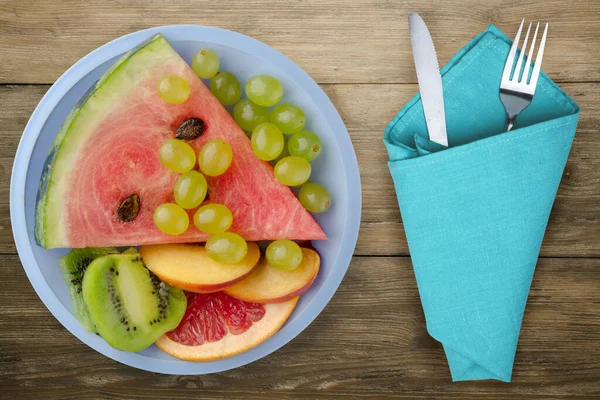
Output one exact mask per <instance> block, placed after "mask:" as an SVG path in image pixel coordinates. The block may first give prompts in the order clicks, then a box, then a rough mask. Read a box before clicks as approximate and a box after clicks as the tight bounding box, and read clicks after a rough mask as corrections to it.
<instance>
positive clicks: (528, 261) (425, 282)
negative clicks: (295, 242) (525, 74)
mask: <svg viewBox="0 0 600 400" xmlns="http://www.w3.org/2000/svg"><path fill="white" fill-rule="evenodd" d="M509 48H510V40H508V38H507V37H506V36H504V35H503V34H502V33H501V32H500V31H499V30H498V29H497V28H495V27H494V26H490V27H489V28H488V30H486V31H485V32H484V33H482V34H480V35H478V36H477V37H476V38H475V39H473V41H472V42H471V43H469V44H468V45H467V46H466V47H465V48H463V49H462V50H461V51H459V53H458V54H457V55H456V56H455V57H454V58H453V59H452V60H451V61H450V62H449V64H448V65H447V66H446V67H444V68H443V69H442V76H443V78H442V79H443V85H444V98H445V106H446V119H447V121H446V122H447V127H448V139H449V143H450V147H449V148H444V147H442V146H439V145H437V144H436V143H433V142H431V141H429V140H428V138H427V128H426V125H425V119H424V116H423V109H422V105H421V101H420V97H419V95H417V96H415V97H414V98H413V99H412V100H411V101H410V102H409V103H408V104H407V105H406V106H405V107H404V108H403V109H402V110H401V111H400V112H399V114H398V116H397V117H396V118H395V119H394V120H393V121H392V122H391V123H390V125H389V126H388V128H387V129H386V132H385V137H384V142H385V144H386V147H387V149H388V153H389V156H390V161H389V169H390V172H391V175H392V178H393V180H394V185H395V188H396V194H397V197H398V202H399V205H400V211H401V214H402V219H403V223H404V229H405V231H406V237H407V241H408V245H409V249H410V254H411V258H412V263H413V267H414V271H415V277H416V280H417V285H418V287H419V294H420V297H421V303H422V305H423V310H424V313H425V318H426V321H427V330H428V332H429V334H430V335H431V336H432V337H433V338H435V339H436V340H438V341H439V342H441V343H442V344H443V346H444V350H445V353H446V356H447V358H448V364H449V367H450V371H451V374H452V379H453V380H454V381H458V380H473V379H497V380H501V381H510V378H511V373H512V366H513V362H514V356H515V352H516V347H517V341H518V336H519V331H520V328H521V321H522V317H523V312H524V309H525V304H526V301H527V295H528V291H529V287H530V285H531V280H532V277H533V273H534V269H535V264H536V262H537V258H538V254H539V250H540V246H541V243H542V239H543V236H544V232H545V229H546V224H547V222H548V218H549V215H550V211H551V208H552V204H553V202H554V198H555V195H556V191H557V189H558V186H559V183H560V180H561V177H562V173H563V170H564V167H565V164H566V161H567V157H568V154H569V150H570V147H571V143H572V141H573V137H574V134H575V130H576V127H577V121H578V116H579V107H578V106H577V104H575V103H574V102H573V101H572V100H571V99H570V98H569V97H568V96H567V95H566V94H565V93H564V92H563V91H562V90H561V89H560V88H559V87H558V86H556V84H554V82H552V81H551V80H550V79H549V78H548V77H547V76H546V75H545V74H544V75H542V76H541V77H540V80H539V83H538V88H537V91H536V94H535V97H534V100H533V102H532V104H531V105H530V106H529V107H528V108H527V109H525V110H524V111H523V113H522V114H521V116H519V118H518V119H517V126H516V129H515V130H513V131H511V132H508V133H503V128H504V117H505V113H504V108H503V106H502V103H501V102H500V99H499V94H498V88H499V86H500V78H501V75H502V70H503V68H504V61H505V60H506V56H507V54H508V51H509Z"/></svg>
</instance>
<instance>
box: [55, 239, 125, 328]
mask: <svg viewBox="0 0 600 400" xmlns="http://www.w3.org/2000/svg"><path fill="white" fill-rule="evenodd" d="M115 253H118V252H117V249H115V248H114V247H102V248H91V247H86V248H85V249H73V250H71V251H70V252H69V254H67V255H66V256H63V257H61V258H59V259H58V266H59V268H60V272H61V274H62V276H63V278H64V280H65V282H66V283H67V286H68V287H69V295H70V296H71V304H72V305H73V313H74V314H75V318H77V320H79V322H80V323H81V325H83V327H84V329H85V330H86V331H88V332H96V328H95V327H94V324H93V323H92V320H91V318H90V314H89V313H88V311H87V308H86V306H85V303H84V302H83V295H82V293H81V282H82V281H83V274H84V273H85V271H86V269H87V267H88V266H89V265H90V263H91V262H92V261H94V259H96V258H98V257H102V256H105V255H107V254H115Z"/></svg>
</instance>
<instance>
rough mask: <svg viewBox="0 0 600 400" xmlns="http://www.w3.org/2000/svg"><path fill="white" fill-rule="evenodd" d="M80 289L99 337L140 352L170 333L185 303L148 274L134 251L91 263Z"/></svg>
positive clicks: (181, 295)
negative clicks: (166, 333)
mask: <svg viewBox="0 0 600 400" xmlns="http://www.w3.org/2000/svg"><path fill="white" fill-rule="evenodd" d="M82 287H83V298H84V300H85V303H86V305H87V307H88V309H89V312H90V316H91V318H92V320H93V322H94V324H95V325H96V327H97V329H98V332H99V333H100V335H101V336H102V337H103V338H104V339H105V340H106V341H107V342H108V343H109V344H110V345H111V346H113V347H115V348H117V349H121V350H126V351H139V350H141V349H143V348H145V347H147V346H149V345H150V344H152V343H154V342H155V341H156V340H157V339H158V338H159V337H160V336H162V335H163V334H164V333H165V332H167V331H170V330H173V329H174V328H175V327H176V326H177V325H178V324H179V321H180V320H181V318H182V317H183V314H184V313H185V308H186V305H187V300H186V298H185V295H184V293H183V291H181V290H180V289H177V288H174V287H171V286H169V285H168V284H166V283H164V282H162V281H161V280H160V279H159V278H158V277H157V276H156V275H155V274H153V273H152V272H150V270H148V269H147V268H146V267H145V265H144V264H143V261H142V259H141V258H140V255H139V253H138V252H137V251H136V250H135V249H128V250H126V251H125V252H123V253H122V254H116V255H111V256H107V257H105V258H103V259H101V260H99V261H97V262H93V263H92V264H91V265H90V267H89V268H88V271H87V273H86V274H85V276H84V279H83V284H82ZM107 294H108V295H107ZM135 297H137V299H136V298H135ZM134 303H135V306H134V305H133V304H134Z"/></svg>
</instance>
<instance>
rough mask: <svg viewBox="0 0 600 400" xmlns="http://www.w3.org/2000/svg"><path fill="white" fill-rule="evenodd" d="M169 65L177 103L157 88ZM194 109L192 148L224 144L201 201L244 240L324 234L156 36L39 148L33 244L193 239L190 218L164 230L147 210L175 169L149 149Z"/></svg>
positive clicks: (167, 195)
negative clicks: (228, 154) (228, 215)
mask: <svg viewBox="0 0 600 400" xmlns="http://www.w3.org/2000/svg"><path fill="white" fill-rule="evenodd" d="M168 74H175V75H178V76H181V77H182V78H184V79H185V80H186V81H187V82H188V83H189V85H190V88H191V93H190V96H189V98H188V100H187V101H186V102H184V103H182V104H167V103H165V102H164V101H163V100H162V99H161V98H160V97H159V96H158V94H157V90H156V88H157V85H158V82H159V81H160V80H161V79H162V78H164V77H165V76H166V75H168ZM189 118H200V119H202V120H203V121H204V124H205V126H206V128H205V131H204V133H203V134H202V135H201V136H200V137H199V138H197V139H195V140H192V141H189V142H188V143H190V145H192V147H194V149H195V150H196V151H198V150H200V148H201V147H202V145H203V144H204V143H205V142H206V141H208V140H211V139H223V140H225V141H226V142H227V143H229V145H230V146H231V148H232V150H233V162H232V164H231V166H230V167H229V169H228V170H227V172H225V174H223V175H221V176H219V177H216V178H208V179H207V180H208V183H209V188H210V189H209V196H210V202H215V203H221V204H225V205H226V206H227V207H229V208H230V209H231V211H232V213H233V216H234V223H233V225H232V227H231V231H233V232H236V233H239V234H240V235H242V236H243V237H244V238H245V239H246V240H249V241H258V240H274V239H296V240H323V239H326V236H325V234H324V232H323V231H322V229H321V227H320V226H319V224H318V223H317V222H316V221H315V220H314V219H313V217H312V216H311V215H310V214H309V213H308V212H307V211H306V210H305V209H304V208H303V207H302V205H301V204H300V202H299V201H298V200H297V198H296V197H295V195H294V194H293V193H292V191H291V190H290V189H289V188H288V187H286V186H284V185H282V184H280V183H279V182H278V181H277V180H276V179H275V177H274V174H273V169H272V167H271V166H270V165H269V164H268V163H267V162H264V161H261V160H259V159H258V158H257V157H256V156H255V155H254V153H253V152H252V148H251V146H250V141H249V139H248V137H247V136H246V134H245V133H244V132H243V131H242V130H241V129H240V128H239V127H238V126H237V124H236V123H235V121H234V120H233V119H232V118H231V116H230V115H229V113H228V112H227V110H225V108H223V106H222V105H221V104H220V103H219V101H218V100H217V99H216V98H215V97H214V96H213V94H212V93H211V92H210V91H209V90H208V88H207V87H206V86H205V85H204V83H203V82H202V81H201V80H200V79H199V78H198V77H197V76H196V75H195V74H194V72H193V70H192V69H191V68H190V67H189V66H188V64H187V63H186V62H185V61H184V60H183V59H182V58H181V57H180V56H179V54H177V52H175V50H173V48H172V47H171V46H170V45H169V43H168V42H167V40H166V39H165V38H164V37H163V36H161V35H156V36H154V37H153V38H151V39H150V40H148V41H147V42H145V43H143V44H141V45H140V46H138V47H137V48H135V49H133V50H132V51H130V52H129V53H127V54H125V55H124V56H123V57H121V58H120V59H119V60H118V61H117V62H116V63H115V65H114V66H113V67H112V68H111V69H110V70H109V71H107V72H106V73H105V74H104V75H103V76H102V77H101V78H100V80H99V81H98V82H97V83H96V85H95V86H94V87H93V88H92V89H90V91H89V92H88V93H87V94H86V95H85V96H84V98H83V99H82V100H81V101H80V102H79V104H77V105H76V106H75V108H74V109H73V110H72V112H71V113H70V115H69V116H68V117H67V119H66V121H65V123H64V125H63V126H62V128H61V130H60V132H59V133H58V135H57V137H56V139H55V141H54V143H53V145H52V147H51V149H50V153H49V155H48V159H47V165H46V169H45V170H44V172H43V174H42V178H41V183H40V187H39V191H38V202H37V208H36V217H35V223H36V226H35V234H36V239H37V242H38V244H39V245H41V246H43V247H46V248H55V247H74V248H78V247H85V246H91V247H106V246H130V245H142V244H155V243H180V242H200V241H205V240H206V239H208V237H209V236H208V235H206V234H204V233H202V232H200V231H198V230H197V229H196V227H195V226H194V225H193V224H192V223H190V227H189V229H188V230H187V232H185V233H184V234H182V235H180V236H169V235H166V234H164V233H162V232H161V231H159V230H158V228H157V227H156V226H155V224H154V221H153V213H154V209H155V208H156V207H157V206H158V205H159V204H161V203H165V202H173V186H174V183H175V181H176V179H177V177H178V176H179V175H178V174H177V173H174V172H171V171H169V170H168V169H167V168H165V167H164V166H163V165H162V164H161V162H160V160H159V158H158V148H159V147H160V145H161V143H162V142H163V141H164V140H166V139H171V138H173V137H174V136H175V131H176V129H177V128H178V127H179V125H180V124H181V123H182V122H184V121H186V120H187V119H189ZM132 194H137V195H138V196H139V199H140V202H139V204H140V210H139V213H138V214H137V216H136V217H135V218H134V219H133V220H132V221H131V222H123V221H122V220H121V219H119V217H118V215H117V208H118V207H119V205H120V204H121V203H122V202H123V200H124V199H126V198H128V197H129V196H131V195H132Z"/></svg>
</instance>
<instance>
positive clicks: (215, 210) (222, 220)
mask: <svg viewBox="0 0 600 400" xmlns="http://www.w3.org/2000/svg"><path fill="white" fill-rule="evenodd" d="M232 223H233V215H232V214H231V211H229V208H227V207H225V206H224V205H222V204H216V203H212V204H207V205H205V206H202V207H200V208H199V209H198V211H196V213H195V214H194V225H196V228H198V229H199V230H201V231H202V232H206V233H209V234H211V235H214V234H217V233H223V232H225V231H226V230H227V229H229V227H230V226H231V224H232Z"/></svg>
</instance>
